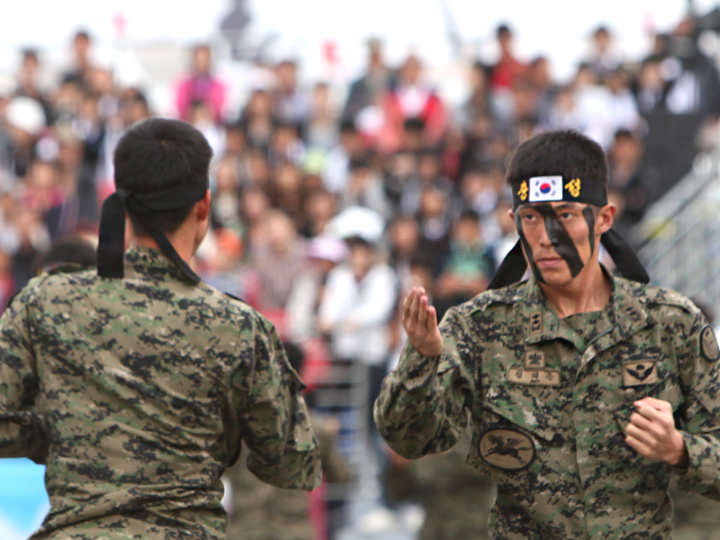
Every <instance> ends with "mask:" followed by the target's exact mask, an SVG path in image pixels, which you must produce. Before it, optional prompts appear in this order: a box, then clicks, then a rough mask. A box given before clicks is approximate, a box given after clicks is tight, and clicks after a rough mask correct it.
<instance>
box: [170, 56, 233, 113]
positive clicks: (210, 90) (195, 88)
mask: <svg viewBox="0 0 720 540" xmlns="http://www.w3.org/2000/svg"><path fill="white" fill-rule="evenodd" d="M225 94H226V89H225V84H224V83H223V82H222V81H221V80H220V79H219V78H218V77H217V76H216V75H214V74H213V73H212V52H211V50H210V46H209V45H207V44H205V43H201V44H198V45H195V46H194V47H193V48H192V50H191V52H190V73H189V74H188V75H187V76H185V77H184V78H182V79H181V80H180V81H179V82H178V84H177V87H176V89H175V108H176V110H177V114H178V116H179V117H180V118H182V119H183V120H189V119H190V115H191V112H192V106H193V104H194V103H197V102H200V103H204V104H205V106H206V107H207V109H208V111H209V113H210V115H211V117H212V119H213V121H214V122H215V123H221V122H222V121H223V118H224V114H225V99H226V98H225Z"/></svg>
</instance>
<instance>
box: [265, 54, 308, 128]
mask: <svg viewBox="0 0 720 540" xmlns="http://www.w3.org/2000/svg"><path fill="white" fill-rule="evenodd" d="M273 72H274V74H275V86H274V88H273V90H272V100H273V110H274V111H276V113H277V116H278V118H279V119H280V120H281V121H282V122H285V123H289V124H295V125H297V126H299V125H302V124H304V123H305V121H306V120H307V118H308V116H309V114H310V98H309V96H308V95H307V93H306V92H305V91H304V90H303V89H302V88H301V86H300V84H299V83H298V65H297V62H296V61H295V60H292V59H286V60H282V61H281V62H278V63H277V65H276V66H275V68H274V70H273Z"/></svg>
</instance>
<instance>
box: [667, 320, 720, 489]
mask: <svg viewBox="0 0 720 540" xmlns="http://www.w3.org/2000/svg"><path fill="white" fill-rule="evenodd" d="M685 343H686V344H687V349H686V350H687V353H686V354H684V357H681V358H679V363H680V366H681V383H682V386H683V388H684V390H685V394H686V401H685V404H684V406H683V407H682V410H681V415H680V416H681V418H680V422H679V424H680V426H679V429H680V430H681V432H682V435H683V439H684V440H685V447H686V448H687V453H688V464H687V468H683V469H678V470H677V472H676V474H677V477H678V483H679V485H680V486H681V487H683V488H684V489H688V490H692V491H694V492H696V493H699V494H702V495H705V496H707V497H712V498H713V499H720V360H719V358H720V351H719V350H718V345H717V341H716V338H715V335H714V333H713V330H712V328H711V327H710V325H708V324H707V323H706V322H705V319H704V318H703V317H702V316H700V315H698V316H697V317H696V318H695V321H694V323H693V325H692V327H691V329H690V332H689V335H687V339H686V340H685Z"/></svg>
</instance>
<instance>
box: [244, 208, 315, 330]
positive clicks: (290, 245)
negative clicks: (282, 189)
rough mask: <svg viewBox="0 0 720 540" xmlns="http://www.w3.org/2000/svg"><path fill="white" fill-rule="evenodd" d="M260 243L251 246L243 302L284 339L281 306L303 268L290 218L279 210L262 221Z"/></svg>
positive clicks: (302, 258) (300, 244)
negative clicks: (265, 319) (263, 317)
mask: <svg viewBox="0 0 720 540" xmlns="http://www.w3.org/2000/svg"><path fill="white" fill-rule="evenodd" d="M261 223H262V225H261V236H260V241H261V243H260V244H254V245H252V252H251V253H249V255H250V258H251V259H250V275H249V276H248V278H247V279H248V284H247V286H246V293H245V299H246V300H247V301H248V303H250V305H252V306H253V307H255V308H256V309H257V310H258V311H260V313H262V314H263V315H265V316H266V317H268V318H269V319H270V320H271V321H272V322H273V324H275V327H276V328H277V329H278V333H279V334H280V336H281V337H284V336H285V306H286V305H287V301H288V298H289V297H290V291H291V290H292V286H293V282H294V280H295V278H297V276H298V275H299V274H300V272H301V271H302V269H303V267H304V262H305V261H304V247H303V244H302V242H301V240H300V239H299V237H298V234H297V230H296V228H295V224H294V223H293V221H292V219H290V217H289V216H288V215H287V214H285V213H284V212H282V211H281V210H271V211H268V212H266V213H265V215H264V216H263V218H262V222H261Z"/></svg>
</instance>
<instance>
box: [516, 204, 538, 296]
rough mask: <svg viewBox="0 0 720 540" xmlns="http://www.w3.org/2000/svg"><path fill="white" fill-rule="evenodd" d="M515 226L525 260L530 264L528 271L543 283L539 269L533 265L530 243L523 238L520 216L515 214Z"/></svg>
mask: <svg viewBox="0 0 720 540" xmlns="http://www.w3.org/2000/svg"><path fill="white" fill-rule="evenodd" d="M515 226H516V227H517V231H518V236H519V237H520V242H522V246H523V249H524V250H525V258H526V259H527V260H528V262H529V263H530V269H531V270H532V273H533V275H534V276H535V279H536V280H537V281H539V282H540V283H545V280H544V279H543V277H542V274H541V273H540V269H539V268H538V267H537V264H535V259H534V258H533V254H532V248H531V247H530V243H529V242H528V241H527V238H525V233H524V232H523V228H522V222H521V221H520V216H519V215H517V214H516V215H515Z"/></svg>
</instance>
